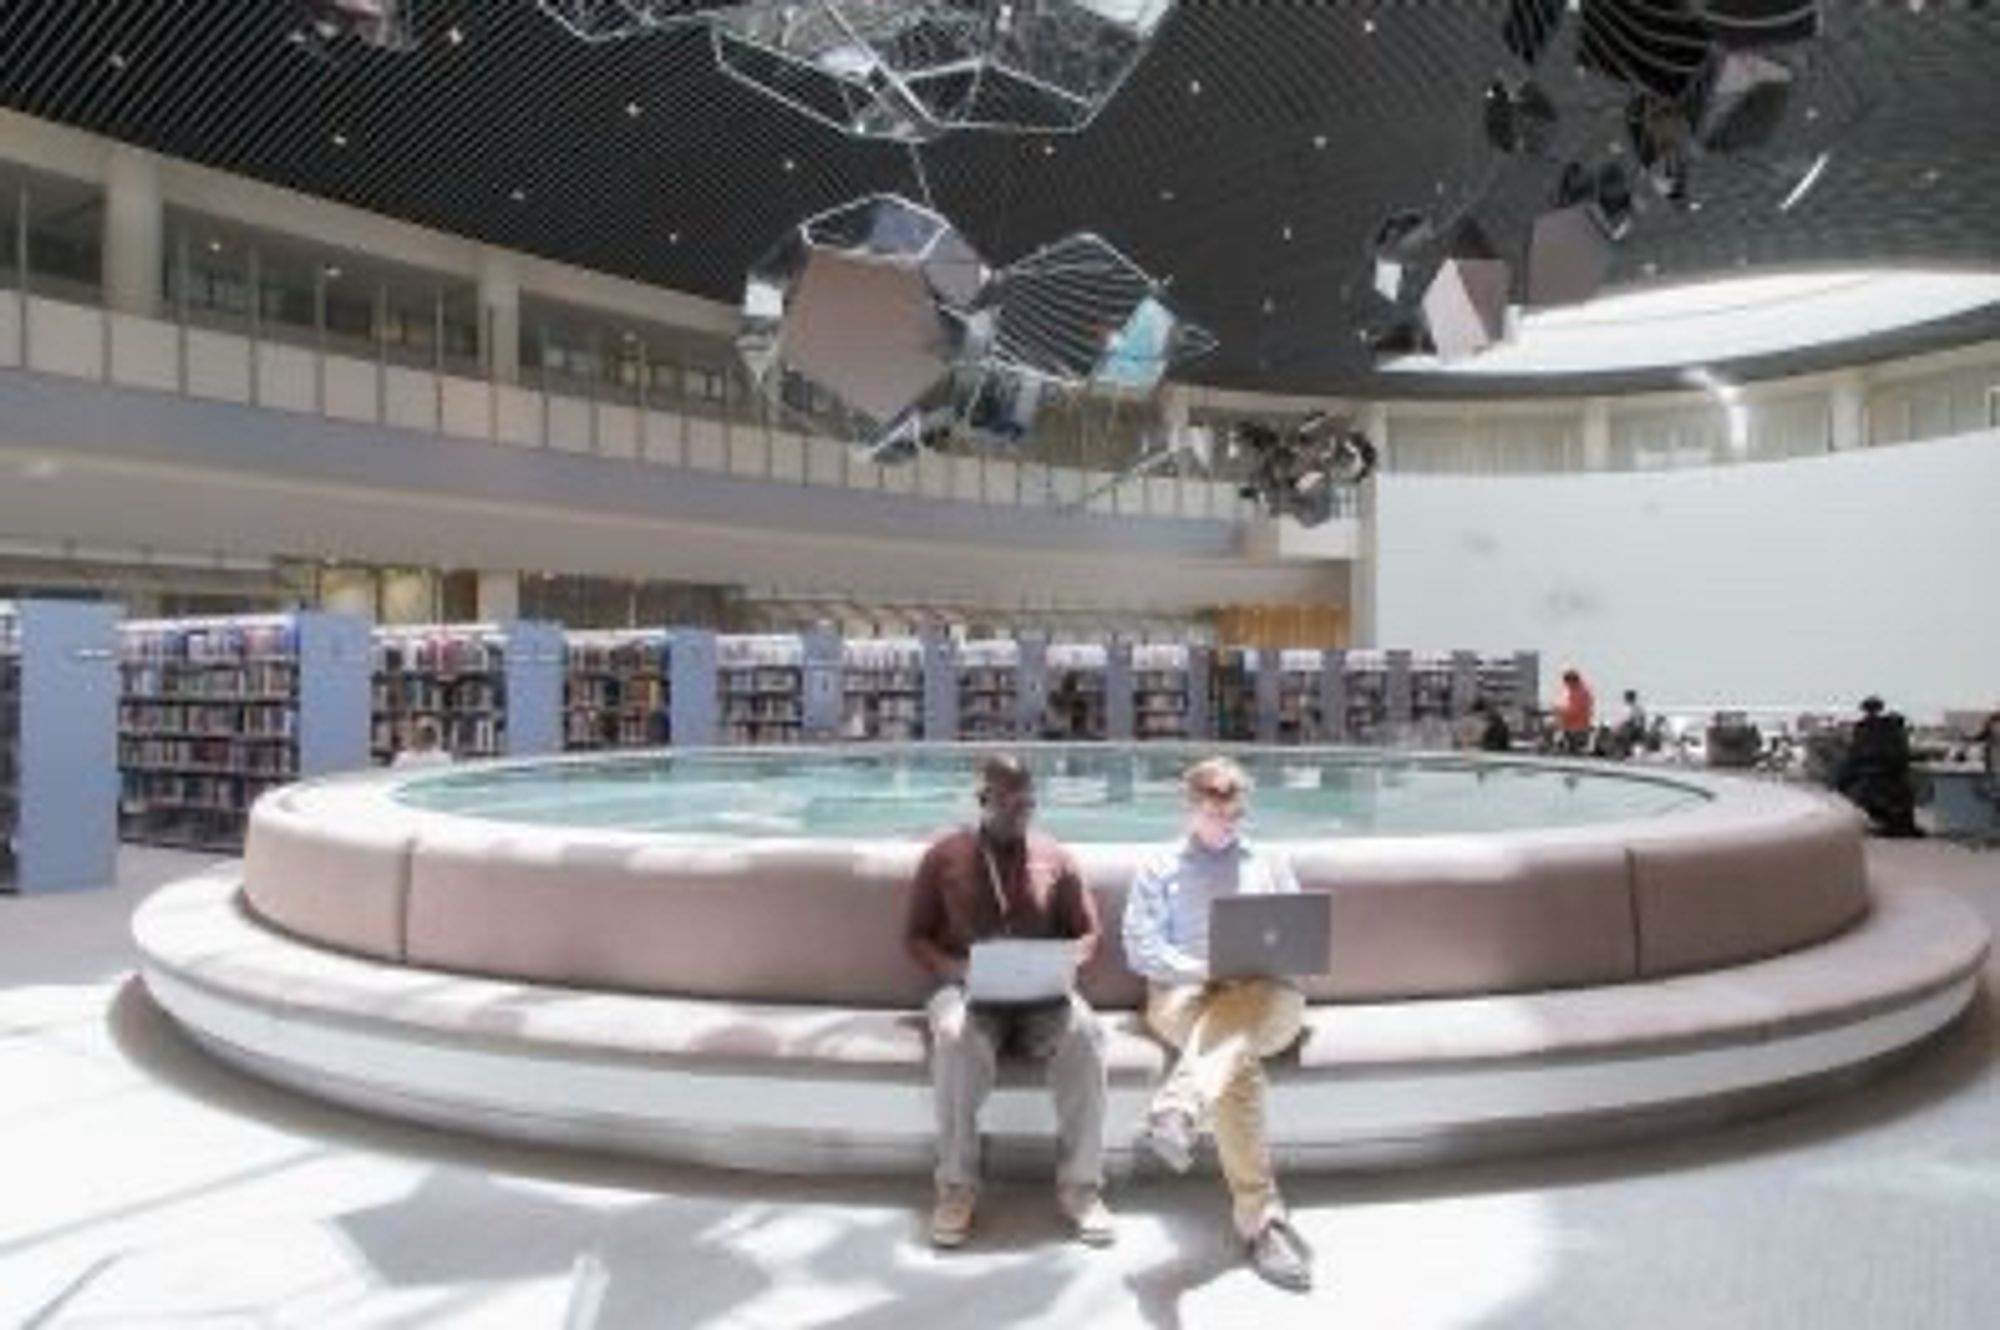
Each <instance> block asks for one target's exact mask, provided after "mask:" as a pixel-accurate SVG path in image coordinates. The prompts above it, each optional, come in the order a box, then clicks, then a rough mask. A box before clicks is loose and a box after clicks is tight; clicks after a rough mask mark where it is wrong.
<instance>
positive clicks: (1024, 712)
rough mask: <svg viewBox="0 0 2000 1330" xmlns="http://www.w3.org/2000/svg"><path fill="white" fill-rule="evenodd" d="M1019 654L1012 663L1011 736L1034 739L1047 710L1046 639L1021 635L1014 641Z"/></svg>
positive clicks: (1033, 635) (1047, 661) (1047, 670)
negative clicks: (1012, 732) (1012, 710)
mask: <svg viewBox="0 0 2000 1330" xmlns="http://www.w3.org/2000/svg"><path fill="white" fill-rule="evenodd" d="M1016 645H1017V646H1018V647H1019V649H1020V654H1019V655H1018V656H1016V657H1015V662H1014V734H1013V737H1014V738H1016V739H1035V738H1039V737H1040V736H1041V733H1042V716H1043V714H1044V713H1045V712H1047V710H1048V708H1049V639H1048V638H1046V637H1044V636H1042V635H1041V634H1039V633H1023V634H1022V635H1021V636H1020V637H1019V638H1017V639H1016Z"/></svg>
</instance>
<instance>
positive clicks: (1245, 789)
mask: <svg viewBox="0 0 2000 1330" xmlns="http://www.w3.org/2000/svg"><path fill="white" fill-rule="evenodd" d="M1251 784H1252V782H1251V780H1250V773H1249V772H1247V771H1245V770H1244V769H1243V768H1242V766H1241V765H1240V764H1239V763H1238V762H1237V761H1236V759H1234V758H1230V757H1205V758H1203V759H1202V760H1201V761H1199V762H1197V763H1195V764H1194V765H1193V766H1191V767H1189V768H1188V769H1187V770H1186V771H1184V772H1182V773H1181V788H1182V789H1183V790H1184V791H1186V793H1187V797H1188V798H1189V799H1190V800H1193V799H1238V798H1242V797H1244V796H1246V795H1248V794H1249V793H1250V788H1251Z"/></svg>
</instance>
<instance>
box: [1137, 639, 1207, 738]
mask: <svg viewBox="0 0 2000 1330" xmlns="http://www.w3.org/2000/svg"><path fill="white" fill-rule="evenodd" d="M1189 654H1190V648H1188V647H1185V646H1182V645H1181V644H1179V643H1176V642H1147V643H1142V644H1141V645H1138V646H1135V647H1133V648H1132V735H1133V737H1134V738H1135V739H1138V740H1139V741H1140V742H1142V743H1143V742H1145V741H1147V740H1152V741H1154V742H1167V741H1172V740H1177V739H1192V738H1196V737H1198V736H1197V735H1196V734H1195V731H1194V726H1193V720H1194V714H1193V700H1194V696H1193V695H1194V681H1193V672H1192V671H1191V670H1190V669H1189Z"/></svg>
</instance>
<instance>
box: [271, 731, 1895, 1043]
mask: <svg viewBox="0 0 2000 1330" xmlns="http://www.w3.org/2000/svg"><path fill="white" fill-rule="evenodd" d="M1453 760H1459V759H1453ZM1464 761H1466V762H1467V764H1468V765H1474V766H1479V767H1481V768H1487V767H1490V768H1492V769H1494V770H1496V771H1497V770H1504V769H1505V768H1506V767H1508V766H1509V765H1518V764H1512V763H1509V762H1506V761H1489V762H1477V761H1473V760H1470V759H1464ZM1535 765H1547V764H1535ZM498 769H499V770H502V771H504V770H505V768H504V767H501V768H498ZM431 778H432V779H436V778H437V777H431ZM447 778H448V777H447ZM1632 778H1633V779H1647V780H1650V779H1659V780H1662V781H1665V783H1668V784H1673V785H1676V786H1685V787H1687V788H1689V789H1691V790H1695V791H1698V792H1700V793H1702V794H1703V795H1704V796H1705V799H1704V801H1703V802H1702V803H1701V804H1700V805H1699V806H1697V807H1693V808H1690V809H1687V810H1684V811H1680V812H1675V813H1669V814H1665V815H1662V816H1659V817H1654V818H1649V819H1644V820H1637V821H1629V822H1614V823H1604V824H1599V825H1595V826H1587V827H1577V828H1566V829H1545V830H1524V831H1512V832H1497V833H1490V834H1480V835H1457V836H1452V835H1436V836H1418V837H1401V838H1396V837H1366V838H1355V839H1350V840H1319V841H1304V842H1286V843H1284V844H1283V846H1282V848H1283V849H1284V850H1285V852H1286V853H1287V854H1288V855H1289V856H1290V858H1291V860H1292V862H1293V865H1294V867H1295V868H1296V870H1297V872H1298V875H1299V879H1300V881H1301V883H1302V884H1303V885H1304V886H1305V888H1306V889H1308V890H1320V891H1325V892H1327V893H1329V894H1330V895H1332V897H1333V898H1334V904H1333V914H1334V955H1333V957H1332V965H1331V969H1330V972H1329V975H1328V977H1326V978H1325V979H1323V980H1319V981H1315V982H1314V983H1313V984H1311V985H1310V986H1309V989H1308V991H1309V993H1310V995H1311V996H1312V997H1314V998H1315V999H1318V1000H1338V1001H1359V1000H1375V999H1391V998H1431V997H1454V996H1471V995H1477V994H1490V993H1506V992H1521V993H1530V992H1539V991H1544V990H1548V989H1553V988H1569V987H1582V986H1590V985H1603V984H1617V983H1624V982H1629V981H1633V980H1643V979H1654V978H1659V977H1661V976H1665V975H1671V974H1679V973H1687V972H1693V971H1700V970H1706V969H1713V968H1716V967H1719V966H1726V965H1735V964H1741V963H1743V962H1746V961H1751V960H1755V959H1759V958H1762V957H1767V956H1772V955H1776V954H1779V953H1781V952H1784V951H1786V950H1790V949H1795V948H1799V947H1807V946H1811V945H1813V944H1814V943H1817V942H1820V941H1822V940H1824V939H1826V938H1829V937H1832V936H1834V935H1835V934H1837V933H1839V932H1840V931H1841V930H1842V929H1845V928H1847V927H1848V926H1850V925H1851V924H1853V923H1854V922H1855V921H1856V920H1857V919H1859V918H1860V917H1861V916H1862V915H1863V914H1864V913H1865V911H1866V909H1867V899H1868V896H1867V881H1866V868H1865V864H1864V862H1863V855H1862V824H1861V818H1860V816H1859V814H1857V813H1856V812H1855V811H1854V810H1853V809H1852V808H1851V807H1849V806H1847V805H1846V804H1844V803H1841V802H1838V801H1835V800H1832V799H1830V798H1826V797H1823V796H1820V795H1816V794H1813V793H1811V792H1807V791H1803V790H1798V789H1792V788H1786V787H1780V786H1776V785H1771V784H1765V783H1759V782H1751V781H1743V780H1727V779H1718V778H1707V777H1700V776H1694V775H1683V774H1680V773H1675V774H1674V775H1673V777H1672V778H1671V779H1670V780H1668V779H1667V778H1665V777H1652V776H1645V775H1641V776H1635V777H1632ZM410 779H416V780H423V779H426V777H423V776H417V777H409V776H407V775H396V774H390V775H369V776H361V777H347V778H338V779H334V780H329V781H319V782H308V783H306V784H302V785H297V786H291V787H288V788H286V789H283V790H280V791H277V792H274V793H272V794H269V795H266V796H265V797H264V798H263V799H260V800H259V801H258V803H257V806H256V808H255V809H254V811H253V813H252V816H251V821H250V832H249V840H248V844H247V848H246V851H245V863H244V877H245V896H246V899H247V900H248V902H249V904H250V908H251V909H252V910H254V911H255V912H256V913H257V914H258V915H259V916H260V917H262V918H263V919H265V920H267V921H269V922H271V923H272V924H274V925H276V926H278V927H280V928H282V929H285V930H286V931H289V932H291V933H294V934H296V935H298V936H299V937H301V938H304V939H308V940H311V941H314V942H318V943H321V944H324V945H327V946H332V947H336V948H339V949H341V950H345V951H349V952H353V953H355V954H357V955H361V956H370V957H375V958H378V959H382V960H388V961H394V962H399V963H403V964H409V965H414V966H418V967H422V968H425V969H432V970H448V971H454V972H459V973H467V974H486V975H492V976H494V977H499V978H508V979H518V980H523V981H527V982H530V983H548V984H565V985H573V986H577V987H585V988H592V989H606V990H618V991H629V992H647V993H661V994H671V995H679V996H686V997H700V998H711V999H717V1000H725V1001H771V1002H793V1001H796V1002H808V1003H824V1004H828V1005H834V1006H856V1007H900V1006H914V1005H916V1004H917V1003H919V1002H920V1001H921V1000H922V998H923V996H924V980H923V977H922V976H921V975H920V974H919V973H918V972H917V971H916V969H915V967H913V966H912V965H910V964H909V962H908V960H907V959H906V957H905V956H904V954H903V950H902V945H901V940H900V938H899V936H898V931H897V926H898V923H899V921H900V919H901V917H902V913H903V900H904V895H905V893H906V892H907V890H908V883H909V881H910V878H911V875H912V871H913V869H914V867H915V864H916V860H917V858H918V856H919V855H920V854H921V853H922V849H923V846H922V844H921V842H919V841H914V840H893V841H866V840H836V839H825V840H803V839H801V840H733V839H717V838H708V839H704V838H699V837H688V836H662V835H649V834H643V833H633V832H620V831H612V830H603V829H595V828H586V827H574V828H572V827H552V826H540V825H528V824H522V823H513V822H506V821H493V820H485V819H480V818H471V817H460V816H454V815H450V814H444V813H438V812H430V811H424V810H422V809H418V808H415V807H413V806H411V805H410V804H409V803H406V802H404V801H403V800H401V799H399V798H397V797H396V791H397V789H398V787H399V785H400V784H401V783H402V782H404V781H406V780H410ZM1155 852H1156V847H1151V846H1140V845H1099V844H1086V845H1079V846H1076V847H1075V854H1076V857H1077V859H1078V862H1079V864H1080V865H1081V867H1082V869H1083V872H1084V876H1085V878H1086V880H1087V882H1088V884H1089V886H1090V889H1091V890H1092V891H1093V893H1095V895H1096V897H1097V899H1098V903H1099V907H1100V910H1101V912H1102V915H1103V917H1104V919H1105V920H1107V921H1108V922H1109V923H1110V924H1111V925H1113V926H1112V927H1110V928H1109V929H1108V930H1107V931H1108V934H1109V936H1108V938H1107V945H1106V947H1105V948H1104V949H1103V950H1102V952H1101V953H1100V956H1099V957H1098V959H1097V961H1096V962H1095V963H1093V965H1092V966H1091V967H1090V968H1089V969H1088V970H1087V971H1086V973H1085V974H1084V976H1083V989H1084V992H1085V994H1086V996H1088V997H1089V998H1090V999H1091V1001H1092V1002H1094V1003H1095V1004H1096V1005H1097V1006H1099V1007H1100V1008H1105V1009H1118V1008H1131V1007H1134V1006H1136V1005H1137V1003H1138V1001H1139V999H1140V996H1141V985H1140V983H1139V981H1138V980H1137V979H1136V978H1135V977H1134V976H1133V975H1132V974H1131V973H1130V972H1129V970H1128V969H1127V968H1126V965H1125V963H1124V957H1123V956H1122V955H1121V954H1120V951H1119V947H1118V940H1117V936H1116V933H1117V930H1116V927H1115V922H1116V921H1117V920H1118V919H1119V918H1120V916H1121V914H1122V910H1123V903H1124V894H1125V890H1126V887H1127V884H1128V883H1130V881H1131V880H1132V877H1133V874H1134V871H1135V869H1136V868H1137V867H1138V866H1139V865H1140V864H1141V863H1143V862H1144V861H1145V860H1146V859H1147V858H1148V857H1149V856H1150V855H1151V854H1153V853H1155ZM718 940H726V943H727V944H726V945H718Z"/></svg>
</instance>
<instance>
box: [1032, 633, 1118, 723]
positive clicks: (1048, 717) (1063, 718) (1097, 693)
mask: <svg viewBox="0 0 2000 1330" xmlns="http://www.w3.org/2000/svg"><path fill="white" fill-rule="evenodd" d="M1044 661H1045V662H1046V664H1047V667H1048V678H1049V680H1050V683H1049V687H1048V700H1047V703H1046V704H1045V705H1044V706H1043V708H1042V714H1041V716H1040V722H1041V723H1040V727H1039V728H1040V733H1041V736H1042V738H1044V739H1051V740H1056V741H1059V742H1070V743H1078V742H1084V741H1088V740H1097V739H1106V738H1109V737H1110V733H1111V718H1110V706H1109V702H1110V673H1111V670H1110V665H1111V653H1110V651H1109V650H1108V649H1107V648H1106V647H1104V646H1101V645H1098V644H1096V643H1088V642H1057V643H1051V644H1050V645H1049V647H1048V649H1047V653H1046V655H1045V656H1044Z"/></svg>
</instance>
